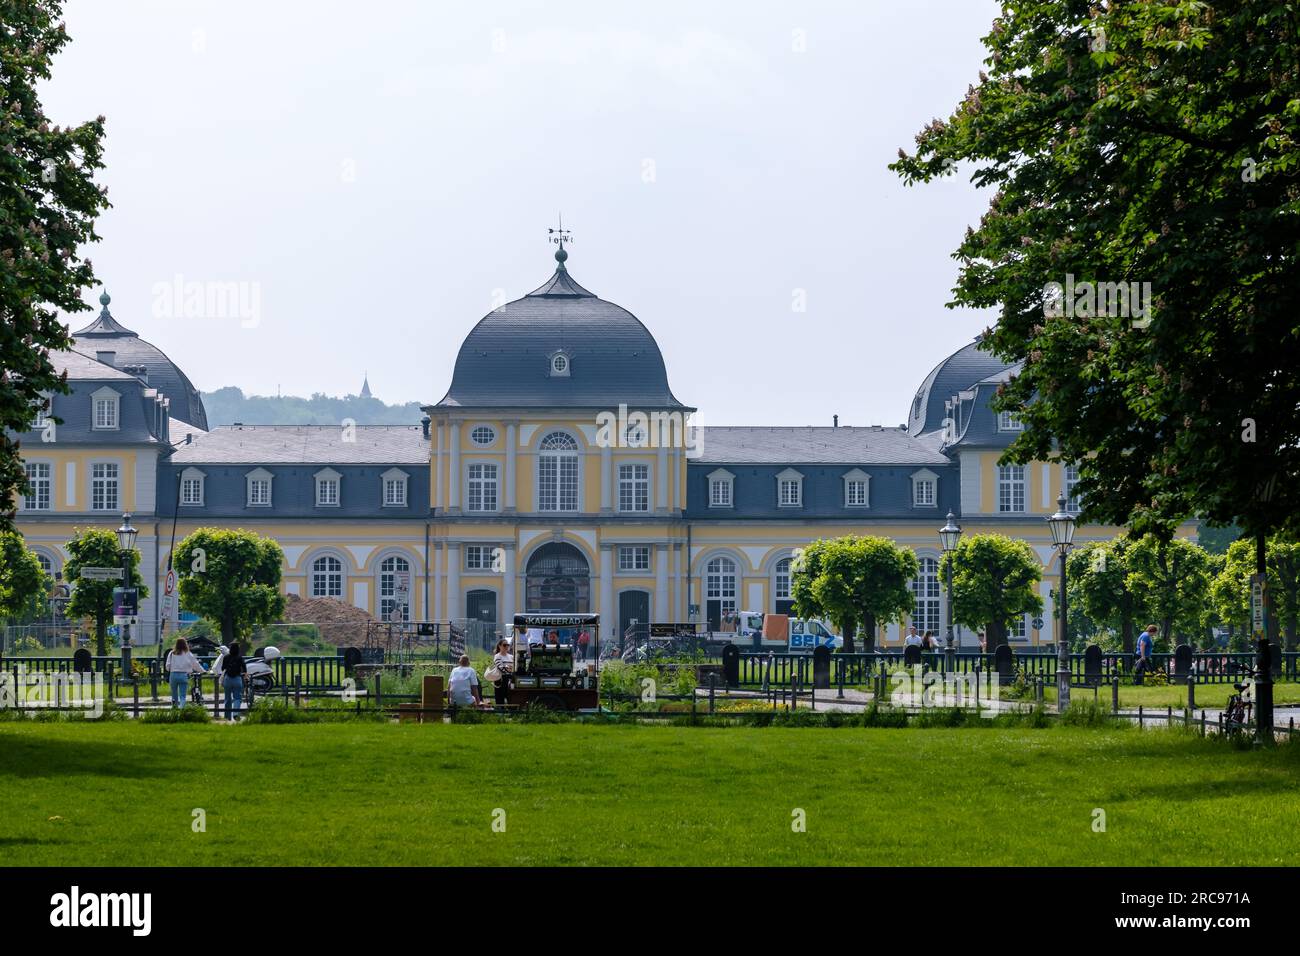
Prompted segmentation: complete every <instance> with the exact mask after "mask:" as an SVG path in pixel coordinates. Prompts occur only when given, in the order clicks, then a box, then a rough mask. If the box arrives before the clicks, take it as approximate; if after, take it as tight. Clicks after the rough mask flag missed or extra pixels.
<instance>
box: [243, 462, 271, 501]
mask: <svg viewBox="0 0 1300 956" xmlns="http://www.w3.org/2000/svg"><path fill="white" fill-rule="evenodd" d="M274 478H275V476H274V475H273V474H271V473H270V472H269V471H267V470H266V469H265V468H255V469H254V470H252V471H250V472H248V473H247V474H245V475H244V504H245V506H246V507H248V508H270V507H271V505H272V502H273V501H274V500H275V498H274V489H273V488H272V479H274ZM261 485H265V488H266V500H265V501H258V500H256V499H257V498H258V497H260V496H258V495H255V494H254V490H255V489H256V488H257V487H259V486H261Z"/></svg>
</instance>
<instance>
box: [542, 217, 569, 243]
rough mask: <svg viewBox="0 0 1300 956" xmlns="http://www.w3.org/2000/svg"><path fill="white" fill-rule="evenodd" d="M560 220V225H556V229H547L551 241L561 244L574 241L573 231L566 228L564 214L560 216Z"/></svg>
mask: <svg viewBox="0 0 1300 956" xmlns="http://www.w3.org/2000/svg"><path fill="white" fill-rule="evenodd" d="M559 220H560V224H559V225H558V226H556V227H555V228H554V229H550V228H548V229H547V230H546V231H547V233H549V235H550V239H551V242H554V243H556V244H557V245H559V246H563V245H564V244H565V243H566V242H572V241H573V233H572V232H571V231H569V230H568V229H565V228H564V216H563V215H561V216H560V217H559Z"/></svg>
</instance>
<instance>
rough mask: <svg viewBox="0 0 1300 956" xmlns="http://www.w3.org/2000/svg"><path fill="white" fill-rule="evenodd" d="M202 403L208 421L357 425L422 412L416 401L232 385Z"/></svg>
mask: <svg viewBox="0 0 1300 956" xmlns="http://www.w3.org/2000/svg"><path fill="white" fill-rule="evenodd" d="M203 407H204V409H205V410H206V411H207V413H208V422H209V424H212V425H230V424H233V423H234V422H242V423H243V424H245V425H334V426H337V425H338V423H339V422H341V421H343V420H344V419H346V418H350V419H352V420H353V421H354V422H356V423H357V424H358V425H417V424H419V422H420V418H421V417H422V416H423V415H424V412H422V411H421V410H420V403H419V402H406V403H405V404H402V405H388V404H386V403H384V402H383V401H381V400H380V399H377V398H362V397H360V396H359V395H345V396H343V397H342V398H337V397H334V396H331V395H324V394H322V393H320V392H317V393H316V394H314V395H312V397H311V398H299V397H297V396H294V395H245V394H244V393H243V391H241V390H240V389H238V388H236V387H235V386H233V385H229V386H226V387H225V388H219V389H217V390H216V391H215V392H204V393H203Z"/></svg>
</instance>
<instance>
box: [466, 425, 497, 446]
mask: <svg viewBox="0 0 1300 956" xmlns="http://www.w3.org/2000/svg"><path fill="white" fill-rule="evenodd" d="M469 437H470V440H471V441H473V442H474V444H476V445H490V444H492V443H493V442H494V441H496V440H497V433H496V431H495V430H494V429H492V428H491V427H490V426H488V425H479V426H478V427H477V428H475V429H474V430H473V431H472V432H470V433H469Z"/></svg>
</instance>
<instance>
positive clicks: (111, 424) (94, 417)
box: [90, 385, 122, 432]
mask: <svg viewBox="0 0 1300 956" xmlns="http://www.w3.org/2000/svg"><path fill="white" fill-rule="evenodd" d="M101 408H102V409H104V410H105V412H106V414H105V416H104V421H103V423H102V424H101V423H100V415H99V413H100V409H101ZM121 424H122V395H121V393H119V392H117V391H116V390H114V389H111V388H109V387H108V386H107V385H105V386H104V387H103V388H99V389H96V390H95V391H93V392H91V393H90V428H91V430H92V431H97V432H115V431H119V430H120V429H121Z"/></svg>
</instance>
